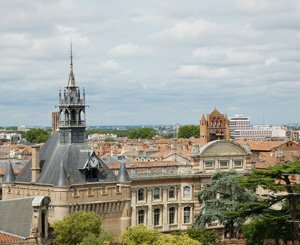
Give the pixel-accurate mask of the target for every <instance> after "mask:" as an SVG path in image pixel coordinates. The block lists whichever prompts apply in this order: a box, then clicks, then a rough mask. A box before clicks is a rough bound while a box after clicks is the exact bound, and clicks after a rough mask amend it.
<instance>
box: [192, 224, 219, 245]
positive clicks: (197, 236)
mask: <svg viewBox="0 0 300 245" xmlns="http://www.w3.org/2000/svg"><path fill="white" fill-rule="evenodd" d="M186 233H187V235H188V236H189V237H190V238H192V239H193V240H196V241H199V242H200V243H201V244H203V245H208V244H212V243H218V242H220V240H221V239H220V236H219V234H218V233H217V232H215V231H213V230H206V229H195V228H189V229H187V230H186Z"/></svg>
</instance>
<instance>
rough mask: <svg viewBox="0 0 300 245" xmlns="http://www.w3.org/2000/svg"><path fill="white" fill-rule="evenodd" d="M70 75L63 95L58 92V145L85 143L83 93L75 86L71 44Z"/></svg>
mask: <svg viewBox="0 0 300 245" xmlns="http://www.w3.org/2000/svg"><path fill="white" fill-rule="evenodd" d="M70 60H71V62H70V74H69V80H68V83H67V86H66V87H65V88H64V90H63V94H62V93H61V91H59V105H58V107H59V123H58V127H59V134H60V135H59V136H60V143H62V144H72V143H84V142H85V138H86V135H85V127H86V124H85V107H86V105H85V91H84V89H83V90H82V96H81V93H80V88H79V87H78V86H77V85H76V81H75V77H74V73H73V53H72V44H71V50H70Z"/></svg>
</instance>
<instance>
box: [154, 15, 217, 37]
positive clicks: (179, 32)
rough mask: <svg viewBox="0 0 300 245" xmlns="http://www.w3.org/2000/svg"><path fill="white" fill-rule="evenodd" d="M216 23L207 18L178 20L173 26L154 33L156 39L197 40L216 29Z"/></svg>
mask: <svg viewBox="0 0 300 245" xmlns="http://www.w3.org/2000/svg"><path fill="white" fill-rule="evenodd" d="M214 28H215V25H214V24H213V23H211V22H208V21H205V20H197V21H178V22H177V23H175V25H173V26H172V27H168V28H165V29H163V30H162V31H160V32H158V33H155V34H154V35H153V38H154V39H158V40H168V39H172V40H177V41H183V40H191V41H194V40H197V39H198V38H199V37H201V36H202V35H204V33H205V32H208V31H210V30H211V29H214Z"/></svg>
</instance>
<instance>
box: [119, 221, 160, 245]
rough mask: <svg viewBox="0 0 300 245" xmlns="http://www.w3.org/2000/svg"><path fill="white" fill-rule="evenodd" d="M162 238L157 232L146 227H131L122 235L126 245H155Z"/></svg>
mask: <svg viewBox="0 0 300 245" xmlns="http://www.w3.org/2000/svg"><path fill="white" fill-rule="evenodd" d="M159 237H160V233H159V232H158V231H156V230H150V229H149V230H148V229H147V227H146V226H144V225H138V226H134V227H129V228H128V230H127V231H125V232H124V234H123V235H122V242H123V243H124V244H126V245H153V243H154V242H155V241H156V240H157V239H158V238H159Z"/></svg>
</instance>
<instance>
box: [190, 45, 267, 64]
mask: <svg viewBox="0 0 300 245" xmlns="http://www.w3.org/2000/svg"><path fill="white" fill-rule="evenodd" d="M192 54H193V57H195V58H197V59H199V60H201V61H204V62H209V63H213V64H229V65H230V64H236V65H244V64H252V63H258V62H262V61H263V59H264V57H263V55H262V54H261V53H259V52H257V51H253V50H241V49H212V48H209V49H207V48H199V49H195V50H194V51H193V53H192Z"/></svg>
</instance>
